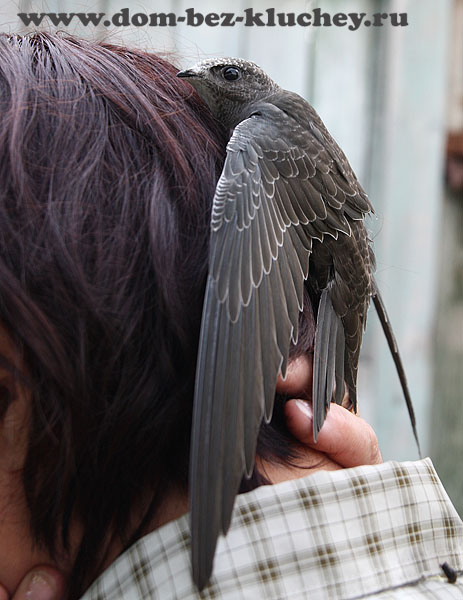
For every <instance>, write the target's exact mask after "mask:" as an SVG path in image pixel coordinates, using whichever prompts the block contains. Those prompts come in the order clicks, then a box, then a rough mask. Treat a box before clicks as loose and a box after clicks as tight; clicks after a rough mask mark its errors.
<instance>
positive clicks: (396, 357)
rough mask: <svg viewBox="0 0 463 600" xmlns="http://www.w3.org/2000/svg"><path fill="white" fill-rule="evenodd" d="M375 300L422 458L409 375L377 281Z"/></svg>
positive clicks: (374, 293)
mask: <svg viewBox="0 0 463 600" xmlns="http://www.w3.org/2000/svg"><path fill="white" fill-rule="evenodd" d="M373 302H374V304H375V308H376V312H377V314H378V317H379V320H380V322H381V325H382V328H383V331H384V335H385V336H386V339H387V343H388V345H389V349H390V351H391V354H392V359H393V361H394V364H395V367H396V369H397V374H398V376H399V380H400V385H401V386H402V391H403V394H404V398H405V402H406V404H407V409H408V414H409V416H410V421H411V424H412V429H413V435H414V436H415V440H416V445H417V446H418V454H419V455H420V458H422V455H421V448H420V442H419V439H418V433H417V430H416V419H415V411H414V410H413V404H412V399H411V397H410V390H409V389H408V383H407V377H406V375H405V370H404V366H403V364H402V359H401V358H400V354H399V349H398V347H397V342H396V339H395V335H394V332H393V331H392V326H391V322H390V321H389V317H388V314H387V311H386V307H385V306H384V302H383V299H382V298H381V294H380V293H379V290H378V286H377V285H376V282H375V291H374V292H373Z"/></svg>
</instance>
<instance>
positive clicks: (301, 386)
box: [276, 354, 312, 398]
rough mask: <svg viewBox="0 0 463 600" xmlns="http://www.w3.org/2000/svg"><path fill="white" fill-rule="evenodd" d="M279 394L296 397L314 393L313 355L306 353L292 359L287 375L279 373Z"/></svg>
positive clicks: (307, 396)
mask: <svg viewBox="0 0 463 600" xmlns="http://www.w3.org/2000/svg"><path fill="white" fill-rule="evenodd" d="M276 391H277V393H278V394H283V395H285V396H293V397H296V398H310V397H311V393H312V357H311V356H307V355H305V354H303V355H301V356H298V357H297V358H294V359H292V360H291V361H290V362H289V363H288V368H287V369H286V377H285V378H284V379H283V378H282V377H281V375H278V380H277V389H276Z"/></svg>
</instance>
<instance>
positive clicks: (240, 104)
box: [177, 58, 279, 128]
mask: <svg viewBox="0 0 463 600" xmlns="http://www.w3.org/2000/svg"><path fill="white" fill-rule="evenodd" d="M177 77H182V78H187V79H188V81H189V82H190V83H191V85H192V86H193V87H194V88H195V89H196V91H197V92H198V94H199V95H200V96H201V98H202V99H203V100H204V101H205V102H206V104H207V105H208V106H209V108H210V110H211V112H212V113H213V114H214V116H215V117H216V118H217V119H219V121H221V122H222V123H223V125H225V126H226V127H230V128H231V127H234V126H235V125H236V124H237V123H238V122H239V121H240V120H241V118H242V117H243V115H242V113H243V109H244V108H246V107H247V106H249V104H252V103H253V102H255V101H258V100H262V99H263V98H265V97H267V96H269V95H271V94H272V93H273V92H274V91H276V90H278V89H279V88H278V86H277V84H276V83H275V82H274V81H272V79H270V77H269V76H268V75H267V74H266V73H265V72H264V71H263V70H262V69H261V68H260V67H258V66H257V65H256V64H255V63H253V62H250V61H247V60H243V59H241V58H210V59H207V60H203V61H201V62H199V63H197V64H196V65H194V66H193V67H191V68H189V69H185V70H184V71H180V72H179V73H177Z"/></svg>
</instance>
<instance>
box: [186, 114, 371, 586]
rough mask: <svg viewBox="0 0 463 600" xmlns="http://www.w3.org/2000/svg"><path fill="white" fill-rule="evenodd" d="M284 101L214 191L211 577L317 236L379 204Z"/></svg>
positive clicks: (205, 477)
mask: <svg viewBox="0 0 463 600" xmlns="http://www.w3.org/2000/svg"><path fill="white" fill-rule="evenodd" d="M275 111H278V109H275V108H274V107H273V108H272V109H271V110H270V114H262V111H261V113H260V114H254V115H252V116H251V117H249V118H248V119H246V120H245V121H242V122H241V123H240V124H239V125H238V126H237V127H236V128H235V130H234V133H233V136H232V138H231V139H230V141H229V143H228V146H227V157H226V160H225V165H224V169H223V172H222V175H221V177H220V180H219V182H218V184H217V188H216V193H215V196H214V200H213V208H212V217H211V239H210V256H209V261H210V262H209V276H208V280H207V285H206V293H205V300H204V307H203V316H202V325H201V334H200V343H199V350H198V363H197V370H196V386H195V398H194V410H193V426H192V440H191V455H190V479H189V481H190V484H189V485H190V507H191V533H192V565H193V576H194V580H195V582H196V584H197V585H198V587H199V588H200V589H202V587H203V586H204V585H205V583H206V582H207V580H208V578H209V576H210V573H211V570H212V562H213V557H214V552H215V545H216V541H217V537H218V534H219V532H220V531H222V532H224V533H225V532H226V531H227V530H228V527H229V524H230V518H231V513H232V509H233V503H234V499H235V496H236V494H237V491H238V489H239V485H240V480H241V478H242V476H243V474H244V473H245V472H246V473H247V474H250V473H251V472H252V469H253V465H254V458H255V449H256V441H257V436H258V431H259V427H260V424H261V421H262V418H263V417H264V416H265V418H266V419H267V420H269V419H270V417H271V414H272V409H273V402H274V395H275V386H276V380H277V375H278V373H279V372H281V373H282V375H283V376H284V375H285V371H286V361H287V358H288V352H289V348H290V343H291V339H292V340H293V341H294V342H295V341H296V340H297V330H298V317H299V312H300V310H301V309H302V299H303V285H304V279H305V278H307V275H308V268H309V255H310V252H311V248H312V240H313V239H318V240H320V241H322V240H323V237H324V236H325V235H327V234H328V235H331V236H333V237H337V236H338V233H339V232H343V233H345V234H347V235H350V227H349V223H348V220H347V219H346V216H349V217H350V218H354V219H361V218H362V217H363V215H364V213H366V212H368V211H369V210H370V205H369V203H368V200H367V199H366V196H365V195H364V194H363V195H360V194H359V192H358V190H357V189H356V188H355V189H354V187H353V185H352V184H351V183H350V182H349V181H347V179H346V178H345V176H344V175H342V173H341V170H340V169H339V168H338V166H337V165H336V163H335V161H333V159H332V158H331V157H330V156H329V155H328V154H327V153H326V151H325V150H324V148H323V144H322V143H320V141H319V140H317V139H316V137H315V136H313V135H311V134H310V132H307V131H304V130H303V129H302V128H300V127H299V126H297V125H296V124H292V125H291V126H292V130H291V132H288V133H291V135H285V134H286V133H287V132H286V131H285V124H284V118H286V119H287V117H286V115H285V114H284V113H283V112H282V111H278V113H280V114H277V115H276V116H277V117H278V118H275V114H274V113H275ZM282 135H283V136H285V137H284V138H283V139H282V137H281V136H282ZM288 139H290V140H291V141H288ZM360 189H361V188H360Z"/></svg>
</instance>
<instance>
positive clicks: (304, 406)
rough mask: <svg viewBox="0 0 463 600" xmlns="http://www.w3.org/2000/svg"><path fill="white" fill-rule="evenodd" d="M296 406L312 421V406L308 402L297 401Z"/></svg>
mask: <svg viewBox="0 0 463 600" xmlns="http://www.w3.org/2000/svg"><path fill="white" fill-rule="evenodd" d="M296 406H297V407H298V409H299V410H300V411H301V413H303V415H304V416H306V417H307V418H308V419H310V420H311V421H312V419H313V411H312V405H311V404H309V403H308V402H304V400H296Z"/></svg>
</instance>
